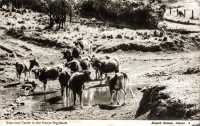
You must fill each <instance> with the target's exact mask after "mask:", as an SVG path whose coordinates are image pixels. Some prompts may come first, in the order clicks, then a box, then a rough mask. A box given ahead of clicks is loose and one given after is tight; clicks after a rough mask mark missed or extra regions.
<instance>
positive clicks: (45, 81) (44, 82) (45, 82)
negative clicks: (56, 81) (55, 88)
mask: <svg viewBox="0 0 200 126" xmlns="http://www.w3.org/2000/svg"><path fill="white" fill-rule="evenodd" d="M46 84H47V79H45V80H44V81H43V85H44V92H45V93H46Z"/></svg>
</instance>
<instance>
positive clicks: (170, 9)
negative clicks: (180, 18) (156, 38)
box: [170, 7, 172, 15]
mask: <svg viewBox="0 0 200 126" xmlns="http://www.w3.org/2000/svg"><path fill="white" fill-rule="evenodd" d="M171 13H172V8H171V7H170V15H171Z"/></svg>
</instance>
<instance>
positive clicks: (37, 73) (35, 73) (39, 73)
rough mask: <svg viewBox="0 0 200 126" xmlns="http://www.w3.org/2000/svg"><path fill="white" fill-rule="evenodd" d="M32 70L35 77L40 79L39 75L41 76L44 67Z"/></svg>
mask: <svg viewBox="0 0 200 126" xmlns="http://www.w3.org/2000/svg"><path fill="white" fill-rule="evenodd" d="M32 72H33V73H34V75H35V79H38V78H39V76H40V75H41V73H42V69H34V70H32Z"/></svg>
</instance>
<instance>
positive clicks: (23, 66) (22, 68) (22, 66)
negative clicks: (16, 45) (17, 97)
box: [15, 58, 39, 82]
mask: <svg viewBox="0 0 200 126" xmlns="http://www.w3.org/2000/svg"><path fill="white" fill-rule="evenodd" d="M34 66H39V63H38V61H37V59H35V58H34V59H33V60H29V61H23V62H21V63H20V62H16V63H15V68H16V74H17V78H19V82H20V78H21V74H22V73H24V74H25V77H26V73H27V72H29V77H30V71H31V69H32V68H33V67H34ZM25 77H24V80H25Z"/></svg>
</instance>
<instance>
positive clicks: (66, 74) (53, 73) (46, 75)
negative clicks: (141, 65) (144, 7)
mask: <svg viewBox="0 0 200 126" xmlns="http://www.w3.org/2000/svg"><path fill="white" fill-rule="evenodd" d="M61 53H62V54H63V59H66V61H65V64H61V65H60V64H59V65H55V66H54V67H41V66H40V65H39V63H38V60H37V59H36V58H34V59H33V60H29V61H24V62H21V63H20V62H16V64H15V66H16V74H17V77H18V79H19V82H20V77H21V74H22V73H24V74H25V77H24V81H23V82H25V78H26V73H27V72H29V77H30V72H31V71H32V72H33V73H34V75H35V79H39V81H41V82H42V83H43V86H44V92H46V85H47V81H48V80H56V79H57V78H58V80H59V82H60V86H61V95H62V97H63V99H66V98H68V95H69V94H70V91H72V93H73V96H74V105H75V103H76V94H77V95H78V96H79V99H80V105H81V107H83V103H82V93H83V91H84V89H85V86H84V83H85V82H89V81H91V80H92V79H91V78H90V74H91V71H90V70H89V68H90V67H92V68H93V69H94V70H95V74H96V79H98V78H100V84H102V75H103V74H105V78H106V81H105V82H106V84H107V85H108V86H109V90H110V93H111V102H110V104H111V105H112V103H113V94H114V92H116V95H117V104H119V100H118V91H121V92H122V93H123V94H124V103H123V105H124V104H126V103H125V97H126V85H127V82H128V76H127V75H126V74H125V73H123V72H119V61H118V60H117V59H116V58H113V57H109V56H102V57H97V56H95V55H92V41H91V40H89V39H87V40H77V41H75V42H74V47H72V48H70V49H66V51H64V52H61ZM85 53H87V54H86V55H88V56H84V57H81V56H82V55H81V54H85ZM34 66H38V67H39V68H37V69H33V67H34ZM111 72H115V74H114V75H113V76H111V75H107V73H111ZM23 84H24V83H22V84H21V85H23ZM29 86H30V85H29ZM22 87H23V86H22ZM35 87H36V86H35V83H33V88H30V89H31V90H33V89H34V88H35ZM130 91H131V93H132V96H134V94H133V92H132V90H131V88H130Z"/></svg>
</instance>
